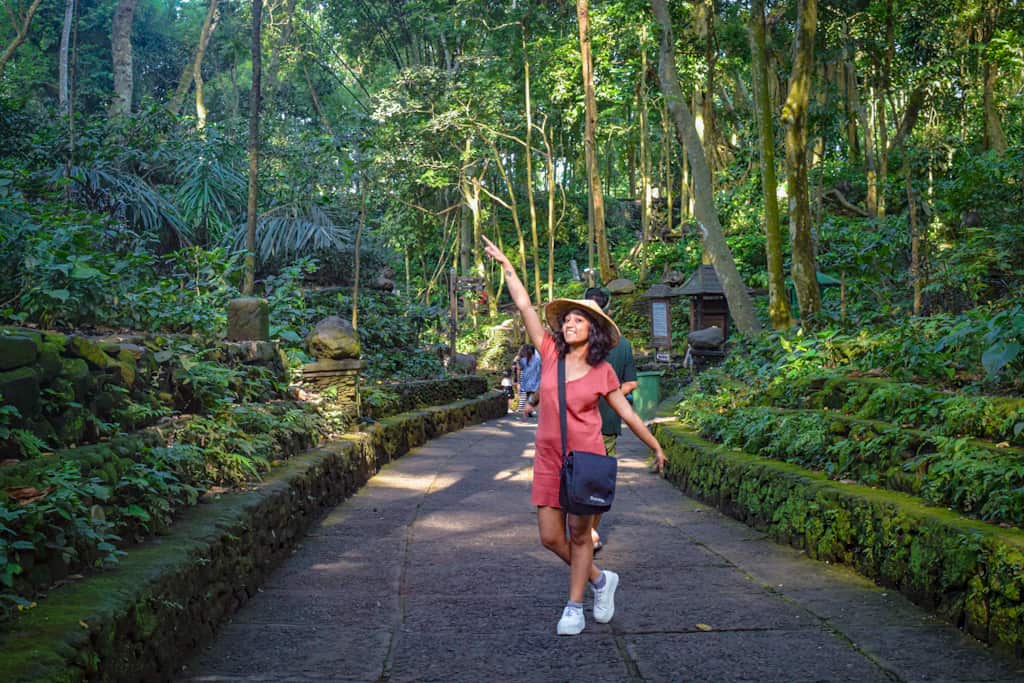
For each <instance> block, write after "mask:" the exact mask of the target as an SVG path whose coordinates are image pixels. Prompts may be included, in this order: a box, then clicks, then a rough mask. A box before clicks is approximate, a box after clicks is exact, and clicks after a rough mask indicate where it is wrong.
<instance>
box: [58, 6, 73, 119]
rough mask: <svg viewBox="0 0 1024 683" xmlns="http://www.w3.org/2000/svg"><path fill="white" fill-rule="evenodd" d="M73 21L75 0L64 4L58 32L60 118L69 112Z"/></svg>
mask: <svg viewBox="0 0 1024 683" xmlns="http://www.w3.org/2000/svg"><path fill="white" fill-rule="evenodd" d="M74 21H75V0H65V2H64V23H63V24H62V26H61V31H60V54H59V55H58V57H57V71H58V74H57V106H58V107H59V109H60V113H61V116H67V115H68V113H69V112H70V111H71V96H70V92H71V86H70V83H71V25H72V24H73V23H74Z"/></svg>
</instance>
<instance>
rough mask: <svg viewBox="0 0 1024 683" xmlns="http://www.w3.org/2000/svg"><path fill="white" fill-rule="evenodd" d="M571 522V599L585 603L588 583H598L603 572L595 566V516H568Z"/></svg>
mask: <svg viewBox="0 0 1024 683" xmlns="http://www.w3.org/2000/svg"><path fill="white" fill-rule="evenodd" d="M567 518H568V522H569V552H570V555H571V558H572V561H571V562H570V564H569V599H570V600H572V601H573V602H583V592H584V591H585V590H586V587H587V582H588V581H597V580H598V579H599V578H600V577H601V572H600V570H598V568H597V567H595V566H594V541H593V540H592V539H591V537H590V529H591V526H592V525H593V523H594V516H593V515H567Z"/></svg>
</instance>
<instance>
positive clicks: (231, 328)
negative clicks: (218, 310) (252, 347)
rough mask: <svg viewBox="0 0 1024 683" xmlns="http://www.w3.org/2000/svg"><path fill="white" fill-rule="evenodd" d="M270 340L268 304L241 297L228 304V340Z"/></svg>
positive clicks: (264, 301)
mask: <svg viewBox="0 0 1024 683" xmlns="http://www.w3.org/2000/svg"><path fill="white" fill-rule="evenodd" d="M268 339H270V303H269V302H268V301H267V300H266V299H260V298H257V297H241V298H238V299H232V300H231V301H229V302H228V340H229V341H247V340H257V341H266V340H268Z"/></svg>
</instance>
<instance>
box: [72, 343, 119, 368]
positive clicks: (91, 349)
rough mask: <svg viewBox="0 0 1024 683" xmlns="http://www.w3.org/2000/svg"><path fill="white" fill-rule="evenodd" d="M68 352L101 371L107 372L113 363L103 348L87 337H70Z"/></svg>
mask: <svg viewBox="0 0 1024 683" xmlns="http://www.w3.org/2000/svg"><path fill="white" fill-rule="evenodd" d="M67 350H68V352H69V353H70V354H71V355H73V356H77V357H78V358H83V359H85V360H86V361H88V363H89V365H91V366H92V367H94V368H97V369H99V370H105V369H106V368H107V366H109V365H110V364H111V362H112V361H113V359H112V358H111V357H110V356H108V355H107V353H106V351H104V350H103V347H101V346H100V345H99V344H96V343H95V342H93V341H91V340H89V339H86V338H85V337H69V338H68V346H67Z"/></svg>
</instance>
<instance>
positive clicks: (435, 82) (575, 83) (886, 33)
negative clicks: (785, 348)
mask: <svg viewBox="0 0 1024 683" xmlns="http://www.w3.org/2000/svg"><path fill="white" fill-rule="evenodd" d="M3 2H4V5H5V9H6V10H7V12H6V14H7V15H8V19H9V21H8V22H7V23H5V24H0V45H2V47H3V53H2V56H0V139H2V143H0V214H2V221H0V259H2V260H3V266H4V268H5V271H6V272H7V273H8V274H9V277H7V278H4V280H3V283H2V284H0V317H2V318H3V319H4V320H6V321H7V322H11V323H18V324H29V325H40V326H43V327H55V328H58V329H69V328H73V327H76V326H79V327H80V326H85V327H95V328H109V329H140V330H149V331H168V332H190V333H191V332H200V331H211V330H217V329H220V328H219V327H217V326H216V325H215V326H214V327H213V328H210V327H209V326H206V325H203V324H201V322H202V321H208V320H211V319H212V320H217V321H222V319H223V313H221V312H220V311H221V309H222V308H223V304H224V301H225V299H226V297H228V296H230V295H231V294H232V293H237V292H239V291H254V292H256V293H258V294H260V295H265V296H269V297H271V299H272V300H273V302H274V306H275V325H276V327H275V330H276V333H277V334H278V335H279V336H280V335H284V336H280V338H281V339H282V340H283V341H285V342H291V343H294V342H296V341H297V340H298V339H299V338H300V336H301V335H302V334H303V333H304V329H305V326H307V325H308V324H309V323H310V322H311V321H312V318H313V317H314V315H315V312H314V311H311V310H306V309H305V308H304V305H303V301H304V300H303V298H302V295H301V290H302V288H303V287H308V286H311V285H313V284H315V285H319V286H341V287H345V288H348V289H347V290H346V293H345V294H344V295H343V296H342V298H343V299H344V306H346V307H351V308H352V311H353V313H352V315H353V318H355V317H356V313H355V311H356V310H358V308H359V299H358V292H359V289H358V287H354V286H355V285H356V284H357V279H358V280H359V281H361V284H362V285H363V286H364V288H367V287H368V288H372V287H373V286H374V285H375V283H377V282H379V281H380V279H381V278H384V279H385V280H390V281H393V282H394V290H395V295H396V296H398V297H400V298H401V300H402V301H403V302H404V305H407V306H409V307H418V308H417V310H422V311H424V312H425V313H424V315H425V316H426V319H430V318H431V316H433V317H434V322H433V323H428V324H426V325H425V327H424V328H423V329H424V334H427V335H428V336H429V335H430V332H429V330H430V329H435V331H436V333H437V334H438V335H439V336H440V335H441V334H443V327H444V325H443V322H442V321H440V319H439V318H437V310H438V307H444V306H446V305H447V277H448V275H449V272H450V270H451V269H452V268H454V269H455V270H456V271H457V273H458V274H459V275H462V276H468V277H482V278H483V280H484V285H483V287H484V295H483V296H482V297H481V300H482V301H485V302H486V304H485V305H484V306H482V307H481V309H480V311H479V312H480V314H481V315H483V316H487V317H489V318H490V319H491V320H492V321H496V320H497V319H498V318H499V316H500V314H499V307H500V305H501V304H502V302H503V299H502V281H501V276H500V273H498V272H497V271H496V270H495V269H493V267H492V266H490V265H488V264H487V263H486V262H485V261H486V259H484V257H483V255H482V251H481V248H480V237H481V235H483V234H487V235H493V236H495V237H496V238H497V239H498V240H499V241H500V242H501V243H502V244H503V245H504V246H505V248H506V249H507V250H508V251H509V252H510V253H513V254H515V260H516V261H517V263H518V264H519V266H520V268H521V270H522V272H523V275H524V281H525V282H526V283H527V286H528V287H529V289H530V290H531V293H532V294H533V296H534V298H535V299H536V300H543V299H545V298H547V297H550V296H555V295H559V294H565V293H569V294H573V293H575V294H578V293H579V291H581V287H582V285H580V284H578V283H577V282H576V280H575V274H574V271H573V269H572V268H571V262H572V261H575V262H576V263H577V264H578V265H579V269H580V270H582V271H583V275H582V278H584V279H586V278H587V277H592V278H594V279H595V280H596V281H598V282H600V283H607V282H609V281H610V280H613V279H614V278H616V277H619V276H624V277H627V278H629V279H631V280H633V281H635V282H637V283H638V284H639V286H640V287H641V288H645V287H646V286H649V285H650V284H653V283H656V282H660V281H661V279H662V277H663V276H664V275H665V274H666V273H669V272H671V271H676V272H680V273H683V274H688V273H689V272H691V271H692V270H693V269H694V268H695V267H696V266H697V265H699V264H700V263H701V261H702V259H704V260H706V261H709V262H712V263H713V264H714V265H715V268H716V271H717V272H718V273H719V277H720V278H722V280H723V284H724V286H725V288H726V290H727V296H729V301H730V305H731V307H732V313H733V316H734V317H735V318H736V321H737V327H738V328H739V330H740V331H741V332H744V333H746V334H753V333H756V332H757V331H758V330H759V329H761V328H762V326H764V327H774V328H777V329H787V328H789V327H790V325H791V324H792V323H793V322H794V321H797V320H799V321H800V322H801V324H802V326H803V327H804V328H806V329H807V330H813V329H816V328H817V329H820V328H821V327H822V326H823V325H829V324H840V325H852V326H856V325H861V324H864V325H883V326H885V325H902V324H904V323H906V321H908V320H912V319H920V318H925V317H934V316H947V319H948V320H949V323H948V325H947V326H946V328H944V329H946V332H948V331H950V330H960V329H961V327H957V326H958V325H961V326H966V327H968V328H970V327H971V325H974V333H973V337H972V336H971V335H970V334H968V333H967V332H962V331H961V332H960V333H959V334H961V336H962V337H963V338H964V339H967V338H968V337H970V338H971V339H974V340H975V341H974V342H973V343H974V347H972V348H974V349H975V350H976V351H977V352H978V353H979V354H980V353H981V352H982V351H988V352H989V353H990V356H989V357H990V358H993V357H994V356H993V355H992V354H995V357H998V358H999V359H1000V362H999V363H994V364H991V365H990V366H989V367H990V368H996V366H998V368H997V369H999V370H1001V369H1003V368H1004V367H1007V366H1009V365H1011V364H1013V363H1017V364H1018V365H1017V367H1020V362H1021V360H1022V358H1024V356H1022V355H1019V349H1020V345H1019V343H1018V342H1017V341H1014V340H1015V339H1019V334H1020V328H1024V323H1021V322H1020V317H1019V311H1020V310H1021V305H1022V302H1021V295H1020V284H1021V279H1022V275H1024V146H1022V138H1024V47H1022V44H1024V7H1022V3H1021V2H1019V1H1017V0H1012V1H1010V2H1006V1H1002V0H954V1H953V2H948V3H934V2H924V1H923V0H851V1H839V2H825V1H821V2H819V1H817V0H790V1H787V2H774V1H768V2H764V1H763V0H752V1H750V2H747V1H744V2H732V1H727V0H696V1H693V2H665V1H664V0H653V1H652V2H641V1H639V0H591V1H590V2H588V1H587V0H578V1H577V2H576V3H575V6H574V5H573V4H571V3H561V2H531V1H517V2H509V3H491V2H484V1H482V0H480V1H476V0H451V1H447V2H445V1H437V0H396V1H393V2H392V1H389V2H373V1H371V0H354V1H345V2H340V1H336V0H333V1H331V2H327V3H307V2H304V1H303V0H270V1H267V2H263V1H261V0H254V2H236V1H235V0H209V1H208V2H205V3H202V2H182V1H175V2H163V3H156V2H152V1H151V0H114V1H111V2H96V1H95V0H65V1H64V2H58V0H3ZM819 272H820V273H825V274H828V275H829V276H831V277H833V278H836V279H838V280H841V281H842V283H843V286H842V293H841V295H838V294H836V293H835V292H832V291H829V292H825V293H824V294H823V293H822V292H821V291H820V290H819V288H818V284H817V282H818V280H817V276H816V274H817V273H819ZM357 274H358V277H357ZM751 290H753V291H754V292H755V293H757V292H759V291H760V292H763V293H765V295H764V296H759V297H755V298H753V299H750V298H749V296H748V292H749V291H751ZM346 297H347V298H346ZM368 301H369V300H368ZM364 303H366V305H370V306H372V305H375V304H373V302H372V301H369V302H368V303H367V301H364ZM338 305H341V303H340V302H339V303H338ZM475 306H477V304H474V307H475ZM979 307H980V308H979ZM474 310H475V309H474ZM431 311H433V312H431ZM972 311H973V312H975V313H973V315H975V316H976V318H964V317H962V316H969V315H971V314H972V313H971V312H972ZM1008 311H1009V313H1007V312H1008ZM318 312H319V311H317V313H318ZM1001 314H1005V315H1003V317H1002V318H1000V315H1001ZM992 319H996V320H1003V319H1005V320H1007V321H1009V322H1006V323H1005V324H1004V325H1003V327H1000V328H999V329H994V328H992V327H991V325H990V324H989V322H988V321H991V320H992ZM363 320H364V321H365V320H366V319H365V317H364V318H363ZM970 320H974V322H973V323H971V322H969V321H970ZM979 321H982V322H979ZM367 324H369V323H368V322H367ZM432 326H433V327H432ZM947 328H948V329H947ZM946 332H942V333H941V334H938V335H937V339H945V338H946ZM1015 335H1016V336H1015ZM382 341H383V340H382ZM475 343H476V340H475V339H474V338H466V339H462V340H460V345H464V346H467V348H468V347H472V346H473V345H474V344H475ZM948 344H953V341H950V342H948ZM999 344H1003V346H999ZM1015 345H1016V346H1015ZM993 349H995V351H993ZM972 353H973V351H972Z"/></svg>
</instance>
